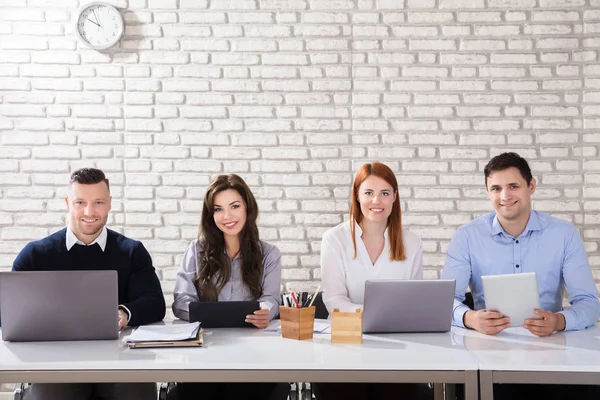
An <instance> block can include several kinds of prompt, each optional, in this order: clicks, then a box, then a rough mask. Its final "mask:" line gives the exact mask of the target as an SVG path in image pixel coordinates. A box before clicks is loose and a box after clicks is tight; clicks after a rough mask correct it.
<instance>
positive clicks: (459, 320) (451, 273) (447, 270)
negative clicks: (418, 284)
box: [442, 228, 471, 328]
mask: <svg viewBox="0 0 600 400" xmlns="http://www.w3.org/2000/svg"><path fill="white" fill-rule="evenodd" d="M466 235H467V233H466V232H465V230H464V229H461V228H459V229H458V230H457V231H456V234H455V235H454V237H453V238H452V241H450V245H449V246H448V250H447V251H446V264H445V265H444V269H443V270H442V279H455V280H456V286H455V292H454V306H453V311H452V324H453V325H454V326H459V327H461V328H465V323H464V320H463V318H464V315H465V313H466V312H467V311H469V310H470V308H469V307H468V306H466V305H464V304H463V301H464V300H465V291H466V290H467V287H468V286H469V281H470V280H471V259H470V257H469V244H468V241H467V237H466Z"/></svg>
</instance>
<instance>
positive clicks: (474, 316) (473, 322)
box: [464, 309, 510, 335]
mask: <svg viewBox="0 0 600 400" xmlns="http://www.w3.org/2000/svg"><path fill="white" fill-rule="evenodd" d="M464 323H465V326H466V327H467V328H471V329H475V330H476V331H477V332H481V333H484V334H486V335H495V334H497V333H499V332H502V331H503V330H504V329H506V328H508V327H509V326H510V318H508V317H506V316H504V315H503V314H502V313H501V312H499V311H495V310H486V309H483V310H477V311H473V310H469V311H467V312H466V313H465V317H464Z"/></svg>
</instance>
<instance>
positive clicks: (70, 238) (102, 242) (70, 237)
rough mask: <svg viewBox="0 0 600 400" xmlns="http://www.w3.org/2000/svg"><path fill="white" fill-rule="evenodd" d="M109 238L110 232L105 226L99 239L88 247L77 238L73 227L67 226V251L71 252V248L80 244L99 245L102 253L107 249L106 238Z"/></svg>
mask: <svg viewBox="0 0 600 400" xmlns="http://www.w3.org/2000/svg"><path fill="white" fill-rule="evenodd" d="M107 237H108V231H107V230H106V226H103V227H102V232H100V235H98V237H97V238H96V239H95V240H94V241H93V242H92V243H90V244H87V245H86V244H85V243H83V242H82V241H81V240H79V239H77V236H75V234H74V233H73V231H72V230H71V226H67V251H69V250H71V248H72V247H73V246H75V245H76V244H79V245H82V246H91V245H93V244H95V243H98V246H100V248H101V249H102V251H104V249H105V248H106V238H107Z"/></svg>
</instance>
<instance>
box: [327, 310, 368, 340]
mask: <svg viewBox="0 0 600 400" xmlns="http://www.w3.org/2000/svg"><path fill="white" fill-rule="evenodd" d="M331 343H358V344H360V343H362V309H360V308H359V309H358V310H356V312H340V310H339V308H334V309H333V312H332V313H331Z"/></svg>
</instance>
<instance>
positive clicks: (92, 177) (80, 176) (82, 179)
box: [69, 168, 110, 192]
mask: <svg viewBox="0 0 600 400" xmlns="http://www.w3.org/2000/svg"><path fill="white" fill-rule="evenodd" d="M75 182H77V183H79V184H82V185H95V184H97V183H100V182H104V183H106V187H107V189H108V191H109V192H110V186H109V184H108V179H106V176H105V175H104V172H102V171H101V170H99V169H97V168H80V169H78V170H77V171H75V172H73V173H72V174H71V179H70V180H69V184H72V183H75Z"/></svg>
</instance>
